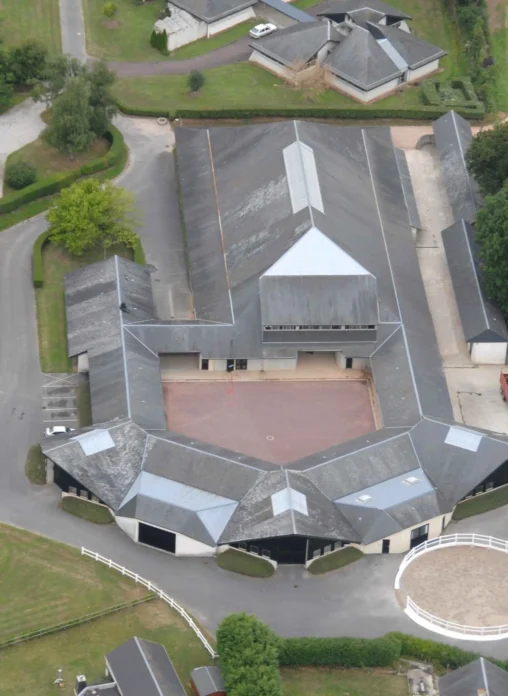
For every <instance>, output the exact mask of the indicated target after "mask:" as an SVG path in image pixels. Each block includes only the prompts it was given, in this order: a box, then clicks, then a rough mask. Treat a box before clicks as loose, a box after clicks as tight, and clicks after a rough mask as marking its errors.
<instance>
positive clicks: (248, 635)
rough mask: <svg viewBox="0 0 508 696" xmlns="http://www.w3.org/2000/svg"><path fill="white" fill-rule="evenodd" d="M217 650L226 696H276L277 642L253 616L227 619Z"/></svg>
mask: <svg viewBox="0 0 508 696" xmlns="http://www.w3.org/2000/svg"><path fill="white" fill-rule="evenodd" d="M217 650H218V653H219V657H220V663H221V671H222V675H223V677H224V682H225V684H226V692H227V694H228V696H253V695H254V694H255V696H280V693H281V685H280V672H279V655H278V653H279V639H278V638H277V636H276V635H275V634H274V632H273V631H272V630H271V629H270V628H269V627H268V626H266V625H265V624H263V623H262V622H261V621H259V620H258V619H257V618H256V617H255V616H252V615H250V614H245V613H241V614H231V615H230V616H227V617H226V618H225V619H224V620H223V621H222V623H221V624H220V626H219V628H218V630H217Z"/></svg>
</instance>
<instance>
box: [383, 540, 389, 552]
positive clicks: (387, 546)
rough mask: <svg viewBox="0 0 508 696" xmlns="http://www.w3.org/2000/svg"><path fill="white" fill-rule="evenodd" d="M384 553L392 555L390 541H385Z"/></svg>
mask: <svg viewBox="0 0 508 696" xmlns="http://www.w3.org/2000/svg"><path fill="white" fill-rule="evenodd" d="M382 551H383V553H390V539H383V549H382Z"/></svg>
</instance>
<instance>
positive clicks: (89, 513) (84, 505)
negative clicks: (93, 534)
mask: <svg viewBox="0 0 508 696" xmlns="http://www.w3.org/2000/svg"><path fill="white" fill-rule="evenodd" d="M59 507H60V509H61V510H63V511H64V512H68V513H69V514H70V515H75V516H76V517H81V519H83V520H86V521H87V522H92V523H93V524H111V522H113V516H112V515H111V513H110V511H109V510H108V508H106V507H104V506H103V505H97V503H91V502H90V501H89V500H83V499H82V498H76V497H75V496H73V495H66V496H64V497H63V498H62V501H61V503H60V505H59Z"/></svg>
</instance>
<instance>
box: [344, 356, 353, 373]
mask: <svg viewBox="0 0 508 696" xmlns="http://www.w3.org/2000/svg"><path fill="white" fill-rule="evenodd" d="M352 367H353V358H346V370H351V368H352Z"/></svg>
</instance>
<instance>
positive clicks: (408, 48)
mask: <svg viewBox="0 0 508 696" xmlns="http://www.w3.org/2000/svg"><path fill="white" fill-rule="evenodd" d="M368 29H369V31H370V32H372V33H373V35H374V37H375V38H376V39H378V40H379V41H381V42H382V41H383V39H385V40H386V42H387V43H388V44H389V45H390V46H391V47H392V49H393V50H395V51H396V52H397V53H398V55H399V56H401V58H402V59H403V60H404V61H405V63H406V64H407V66H409V68H411V70H415V69H416V68H418V67H420V66H421V65H425V64H426V63H430V62H431V61H433V60H437V59H438V58H442V57H443V56H445V55H446V51H443V50H442V49H441V48H438V47H437V46H433V45H432V44H431V43H429V42H428V41H425V40H424V39H420V38H419V37H418V36H415V35H414V34H412V33H410V32H408V31H403V30H402V29H398V28H397V27H388V26H382V25H379V24H372V23H371V22H369V23H368Z"/></svg>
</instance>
